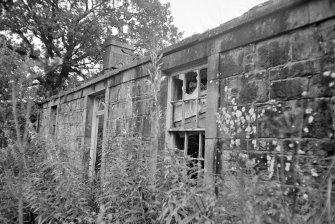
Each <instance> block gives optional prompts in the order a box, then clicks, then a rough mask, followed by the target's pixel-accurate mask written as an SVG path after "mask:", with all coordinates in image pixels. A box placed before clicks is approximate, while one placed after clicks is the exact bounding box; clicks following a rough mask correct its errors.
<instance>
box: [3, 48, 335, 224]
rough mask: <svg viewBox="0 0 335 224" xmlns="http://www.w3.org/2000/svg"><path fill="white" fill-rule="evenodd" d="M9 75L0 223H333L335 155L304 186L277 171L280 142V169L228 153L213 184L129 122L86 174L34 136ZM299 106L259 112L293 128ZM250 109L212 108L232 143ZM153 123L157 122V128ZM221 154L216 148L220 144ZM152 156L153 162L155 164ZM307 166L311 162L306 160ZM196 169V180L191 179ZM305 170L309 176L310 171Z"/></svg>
mask: <svg viewBox="0 0 335 224" xmlns="http://www.w3.org/2000/svg"><path fill="white" fill-rule="evenodd" d="M152 57H153V65H152V69H151V76H150V80H149V83H151V87H152V93H153V94H152V96H153V98H152V101H153V103H152V108H151V112H152V116H153V117H152V120H153V121H155V122H156V123H159V120H160V116H161V115H160V110H159V107H158V106H157V105H158V104H157V100H158V98H159V85H160V80H161V79H162V77H160V75H161V74H160V72H159V67H160V64H159V57H157V55H155V54H153V56H152ZM23 62H24V61H23ZM24 65H26V64H24ZM28 67H29V66H28ZM28 67H26V68H28ZM25 71H27V70H25ZM14 78H15V76H14ZM14 78H13V79H12V80H13V81H12V82H11V83H12V86H11V88H12V91H11V92H12V106H13V107H12V108H11V109H12V115H13V121H14V125H13V129H12V130H13V132H14V134H12V138H10V141H9V142H8V144H6V146H5V147H2V148H1V151H0V177H1V182H0V197H1V201H0V212H1V215H0V221H1V222H2V223H23V222H26V223H28V222H30V223H99V224H103V223H166V224H170V223H184V224H187V223H206V224H209V223H226V224H228V223H241V224H242V223H243V224H251V223H289V224H298V223H299V224H300V223H310V224H312V223H313V224H314V223H328V224H330V223H333V222H334V218H335V217H334V214H335V210H334V201H333V196H334V193H333V191H332V189H333V186H332V178H334V177H333V172H334V168H335V167H334V163H335V162H334V161H335V160H334V156H333V157H331V158H330V160H329V161H328V162H327V163H326V165H327V166H326V167H324V174H323V176H322V178H321V181H320V182H319V183H312V182H306V187H302V186H297V185H295V184H293V185H292V184H291V185H289V184H286V183H285V176H284V175H285V173H284V171H283V169H285V164H284V161H283V158H284V156H286V155H284V150H283V148H284V147H283V145H280V144H279V149H281V150H279V151H278V153H277V154H276V155H275V157H273V158H270V161H274V162H273V164H277V165H279V164H280V165H281V166H277V167H279V168H278V169H275V168H274V167H272V168H271V165H270V166H269V169H266V170H265V172H261V171H262V170H260V169H259V164H257V163H255V161H254V160H253V158H251V157H249V156H248V155H246V154H243V153H235V154H234V153H233V155H232V154H227V155H226V156H228V157H229V158H233V159H231V160H229V163H228V162H227V164H228V165H227V166H223V169H222V170H221V172H220V174H217V175H216V176H215V185H214V186H209V185H207V184H206V183H205V182H204V181H203V177H204V175H208V174H206V173H204V171H203V170H200V169H199V168H198V167H197V165H196V164H194V165H193V166H188V165H187V164H188V163H191V162H192V159H191V158H188V157H182V158H181V157H179V156H178V153H176V152H175V151H174V150H172V149H168V150H166V151H165V152H161V153H160V155H159V156H158V153H153V151H154V150H157V148H155V147H158V144H156V143H154V144H153V143H152V142H150V141H144V140H145V139H143V138H142V137H141V136H139V135H138V134H137V133H134V132H133V130H132V128H124V129H123V130H122V131H121V132H120V133H119V134H118V135H117V136H115V137H114V138H113V139H112V141H110V142H108V145H107V152H106V154H105V158H106V161H105V164H104V165H105V167H104V168H105V171H106V172H105V173H103V174H102V176H101V177H100V178H98V177H91V178H87V175H86V172H87V170H86V169H85V168H84V167H81V166H79V165H78V164H76V163H74V162H73V158H71V156H70V155H69V151H68V148H67V146H66V144H65V145H64V144H63V143H62V144H61V143H60V142H58V141H57V139H43V138H41V137H38V135H37V133H36V132H35V130H34V128H32V122H31V116H30V111H31V104H30V103H29V102H31V100H32V95H29V94H24V93H25V92H22V91H25V90H24V89H21V87H23V86H24V85H18V84H21V83H23V81H20V79H14ZM27 82H28V81H27ZM18 93H20V94H18ZM16 99H17V100H16ZM18 108H19V109H20V110H19V111H18V110H17V109H18ZM248 113H249V114H248ZM299 113H303V112H302V111H299V110H295V112H294V113H288V112H287V113H286V112H283V113H282V115H280V116H273V117H271V116H270V115H271V114H264V115H265V116H264V119H270V122H274V123H275V124H274V126H276V127H278V124H279V127H280V128H279V130H280V131H279V134H292V133H293V132H296V130H295V129H294V130H293V129H291V128H290V127H292V122H293V123H294V124H295V125H294V127H301V126H302V124H301V123H299V122H301V121H300V120H299ZM21 114H22V115H21ZM247 115H248V116H249V119H247V118H245V122H244V123H243V122H242V116H245V117H246V116H247ZM253 116H254V110H253V108H250V109H249V110H246V109H244V110H243V108H238V107H232V111H224V112H222V114H221V115H220V116H219V117H218V125H219V127H220V128H221V130H222V131H225V132H231V134H232V137H233V138H232V140H233V141H232V144H231V147H234V145H236V144H239V143H237V142H239V141H238V138H237V137H236V136H237V135H236V136H235V135H234V134H233V133H235V134H238V133H239V132H240V131H243V130H242V129H244V131H246V132H247V136H251V135H252V134H253V132H254V131H255V130H254V129H253V127H252V125H251V123H252V122H253ZM231 120H233V122H231ZM239 122H240V123H239ZM154 125H155V124H154ZM158 129H159V126H155V129H154V130H158ZM302 147H303V146H302V145H301V144H298V147H297V148H296V152H299V150H303V148H302ZM226 151H229V150H226ZM220 153H222V154H221V157H223V153H224V152H220ZM152 161H155V164H156V165H155V166H156V167H155V169H154V170H155V172H154V173H153V168H152ZM227 161H228V159H227ZM270 164H271V163H270ZM304 165H305V166H306V167H309V166H310V164H309V163H308V162H307V163H305V164H304ZM300 168H301V167H300ZM194 172H196V173H197V177H198V178H197V179H195V178H192V177H194V175H193V174H194ZM310 172H311V173H312V175H313V172H314V171H312V170H311V171H310ZM294 173H295V176H293V180H297V179H298V177H300V176H301V177H304V176H305V173H304V171H302V170H299V169H298V166H296V169H295V171H294ZM306 181H308V180H306ZM293 183H295V182H293Z"/></svg>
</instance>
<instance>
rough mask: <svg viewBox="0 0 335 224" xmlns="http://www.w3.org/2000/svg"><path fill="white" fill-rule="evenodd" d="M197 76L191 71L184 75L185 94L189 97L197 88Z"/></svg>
mask: <svg viewBox="0 0 335 224" xmlns="http://www.w3.org/2000/svg"><path fill="white" fill-rule="evenodd" d="M197 76H198V74H197V73H196V72H193V71H192V72H188V73H186V75H185V78H186V93H187V94H189V95H191V94H192V93H193V92H194V90H195V89H196V88H197V87H198V82H197ZM193 98H194V97H193Z"/></svg>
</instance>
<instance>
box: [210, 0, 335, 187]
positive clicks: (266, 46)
mask: <svg viewBox="0 0 335 224" xmlns="http://www.w3.org/2000/svg"><path fill="white" fill-rule="evenodd" d="M329 4H330V3H329ZM321 5H322V4H321V3H320V1H319V2H312V3H310V5H309V9H308V10H309V12H310V13H311V14H307V13H303V12H304V10H305V9H306V8H305V7H304V6H301V8H299V9H301V11H299V12H298V10H294V9H292V10H291V11H290V10H288V11H287V12H285V13H283V14H284V15H285V14H289V15H290V17H292V18H293V17H294V16H296V19H295V20H297V21H298V20H301V21H311V20H312V19H314V18H312V17H313V16H316V14H313V13H316V11H317V10H318V9H319V10H320V8H319V7H321ZM324 6H325V7H326V6H327V3H325V4H324ZM322 12H323V13H326V10H325V11H322ZM274 18H276V17H274ZM264 21H266V19H264ZM276 21H280V19H279V18H278V20H276ZM264 24H265V25H266V27H267V28H268V29H269V30H268V31H267V32H271V29H276V27H270V26H267V24H266V23H265V22H258V23H256V25H254V26H255V27H256V28H259V29H262V28H261V27H258V26H260V25H264ZM277 25H280V24H277ZM282 25H283V24H282ZM285 26H287V23H286V24H285ZM219 60H220V62H219V74H218V79H217V80H215V83H216V84H217V85H220V87H219V95H220V102H219V113H220V116H221V119H220V124H221V125H219V129H220V130H219V133H218V136H219V141H218V157H219V159H218V160H217V165H218V172H223V171H225V170H231V169H233V170H234V169H238V168H239V167H241V166H242V167H244V168H248V166H253V167H255V168H256V171H257V172H258V173H260V174H262V175H264V178H265V179H271V178H277V177H276V174H278V173H277V170H280V171H281V170H283V171H284V172H285V181H286V183H287V184H298V185H302V186H306V184H307V183H309V184H310V182H312V185H310V186H317V184H318V183H322V180H323V178H325V176H324V175H325V172H327V171H328V170H327V165H328V166H329V164H330V162H331V160H332V159H333V156H334V153H335V142H334V127H335V119H334V118H335V116H334V115H335V108H334V106H333V105H334V102H335V101H334V100H335V98H334V93H335V87H334V82H335V19H334V18H333V19H330V20H326V21H320V22H318V23H312V24H307V25H306V26H303V27H300V28H298V29H292V30H290V31H289V32H285V33H283V34H281V35H275V36H273V37H270V38H267V39H265V40H260V41H256V42H251V43H249V44H247V45H244V46H241V47H238V48H234V49H232V50H228V51H224V52H221V53H220V59H219ZM247 158H249V159H247ZM250 163H252V165H251V164H250ZM283 166H285V167H283ZM281 167H282V168H281ZM294 169H295V170H294ZM279 173H280V172H279ZM293 173H295V174H293ZM294 176H299V178H298V177H294ZM294 178H296V179H297V180H295V181H294V180H293V179H294Z"/></svg>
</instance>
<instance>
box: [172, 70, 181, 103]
mask: <svg viewBox="0 0 335 224" xmlns="http://www.w3.org/2000/svg"><path fill="white" fill-rule="evenodd" d="M172 81H173V87H174V91H173V92H172V94H173V96H172V100H174V101H177V100H182V99H183V82H184V81H183V78H182V77H181V76H180V75H179V76H174V77H173V79H172Z"/></svg>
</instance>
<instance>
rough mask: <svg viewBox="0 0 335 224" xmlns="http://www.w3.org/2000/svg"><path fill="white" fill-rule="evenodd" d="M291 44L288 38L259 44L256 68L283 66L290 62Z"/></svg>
mask: <svg viewBox="0 0 335 224" xmlns="http://www.w3.org/2000/svg"><path fill="white" fill-rule="evenodd" d="M290 59H291V57H290V42H289V40H288V38H287V37H280V38H277V39H275V40H271V41H265V42H261V43H259V44H257V46H256V58H255V63H256V64H255V67H256V68H258V69H262V68H269V67H274V66H277V65H282V64H285V63H287V62H288V61H290Z"/></svg>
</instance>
